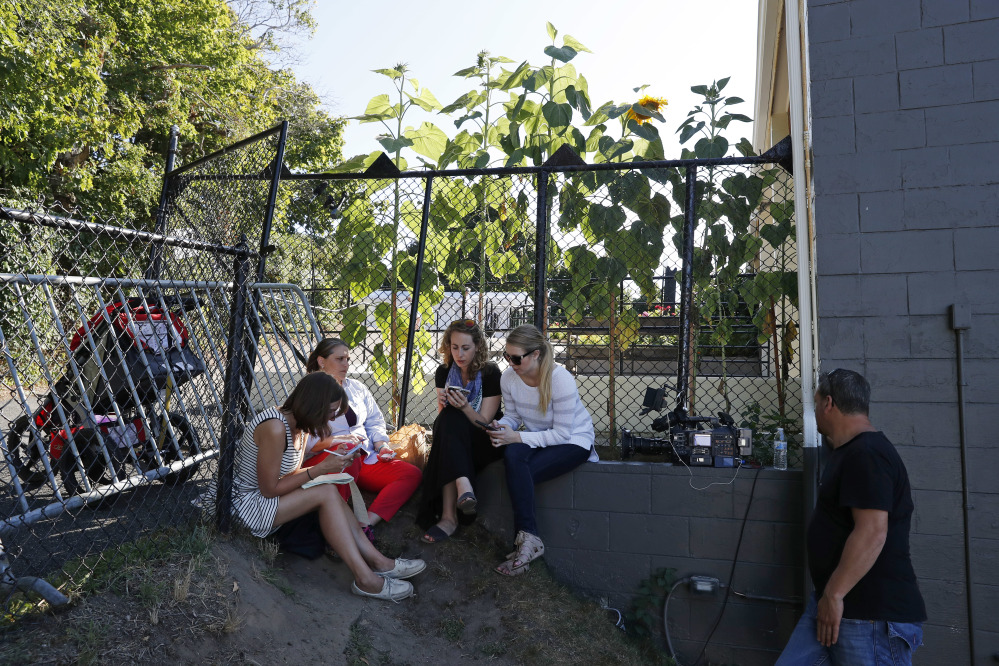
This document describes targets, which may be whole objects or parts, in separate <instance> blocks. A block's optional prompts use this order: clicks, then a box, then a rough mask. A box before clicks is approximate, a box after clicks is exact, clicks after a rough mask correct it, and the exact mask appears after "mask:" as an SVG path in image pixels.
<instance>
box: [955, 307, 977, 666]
mask: <svg viewBox="0 0 999 666" xmlns="http://www.w3.org/2000/svg"><path fill="white" fill-rule="evenodd" d="M950 326H951V328H952V329H953V330H954V337H955V342H956V348H955V354H956V356H957V359H956V360H957V425H958V435H959V438H960V442H961V500H962V503H963V517H964V578H965V596H966V597H967V601H968V650H969V652H970V653H971V654H970V657H969V658H968V663H969V664H973V663H975V606H974V594H973V591H974V587H973V584H974V580H975V577H974V575H973V574H972V568H971V517H970V515H969V512H970V511H971V510H973V509H974V508H975V506H974V505H973V504H972V503H971V493H970V492H969V490H968V432H967V423H966V421H965V412H964V406H965V403H964V387H965V386H967V385H968V382H967V380H966V379H965V377H964V332H965V331H966V330H968V329H969V328H971V312H970V310H969V309H968V308H967V306H961V305H951V306H950Z"/></svg>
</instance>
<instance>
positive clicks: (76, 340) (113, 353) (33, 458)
mask: <svg viewBox="0 0 999 666" xmlns="http://www.w3.org/2000/svg"><path fill="white" fill-rule="evenodd" d="M164 301H165V303H166V305H167V307H174V306H176V305H179V306H180V309H181V310H187V309H190V307H191V306H192V305H193V302H192V301H191V300H187V299H178V298H175V297H170V298H167V299H164ZM190 343H191V340H190V337H189V333H188V331H187V327H186V326H185V325H184V322H183V320H182V319H181V318H180V317H179V316H178V315H177V314H176V313H174V312H172V311H168V310H164V309H163V308H161V307H160V306H159V305H155V304H153V303H151V302H149V301H147V300H145V299H143V298H130V299H128V300H127V301H126V302H119V303H114V304H113V305H110V306H108V307H107V308H106V309H105V310H104V311H102V312H99V313H97V314H96V315H94V316H93V317H92V318H91V319H90V321H88V322H87V324H86V325H84V326H81V327H80V329H79V330H78V331H77V332H76V335H74V336H73V339H72V341H71V342H70V345H69V349H70V353H71V354H72V361H73V362H72V363H71V364H70V368H69V369H68V370H67V372H66V374H65V375H64V376H63V377H62V378H61V379H59V380H58V381H57V382H56V383H55V385H54V386H53V387H52V390H51V391H50V392H49V394H48V396H47V397H46V399H45V400H44V401H42V404H41V406H40V407H39V408H38V409H37V410H36V411H35V412H34V413H33V414H31V415H30V416H29V415H22V416H21V417H20V418H18V419H16V420H15V421H14V423H13V424H12V427H11V430H10V432H8V434H7V453H8V457H9V460H10V463H11V466H12V467H13V469H14V471H15V472H16V473H17V476H18V478H20V480H21V482H22V483H23V484H24V486H25V489H26V490H27V489H30V488H35V487H37V486H40V485H42V484H44V483H45V480H46V479H47V478H48V473H49V471H51V472H53V473H56V472H58V474H59V476H60V477H61V479H62V485H63V488H64V489H65V491H66V493H67V494H68V495H69V496H71V495H76V494H78V493H80V492H84V491H86V490H88V489H92V488H93V486H95V485H100V484H108V483H114V482H115V481H120V480H123V479H125V478H127V477H128V474H127V473H126V471H125V469H126V466H127V465H128V464H132V465H133V466H135V468H136V469H137V470H138V471H139V472H140V473H143V474H144V473H146V472H147V471H150V470H153V469H159V468H161V467H164V466H168V465H171V464H172V463H175V462H177V461H182V460H186V459H187V458H188V457H189V456H192V455H196V454H198V453H200V452H201V446H200V444H199V442H198V437H197V433H196V432H195V430H194V428H193V427H192V426H191V423H190V422H189V421H188V420H187V418H186V417H185V416H184V415H183V413H181V412H173V411H169V410H170V403H171V400H172V399H173V398H174V396H175V392H176V389H177V388H178V387H179V386H180V385H181V384H184V383H185V382H188V381H190V380H191V379H192V378H194V377H197V376H198V375H201V374H202V373H204V371H205V364H204V362H203V361H202V360H201V359H200V358H199V357H198V356H197V355H196V354H195V353H194V352H193V351H192V345H191V344H190ZM74 366H75V369H74ZM161 392H165V395H164V396H163V399H162V401H161V400H160V397H161V395H160V394H161ZM161 405H162V407H161ZM115 407H117V410H116V409H115ZM196 469H197V464H192V465H187V466H183V467H180V468H179V469H178V468H176V467H175V468H174V469H173V471H170V472H167V473H165V474H164V475H163V476H161V477H160V478H161V480H163V481H164V482H166V483H170V484H178V483H183V482H184V481H186V480H187V479H189V478H190V477H191V475H192V474H194V472H195V471H196Z"/></svg>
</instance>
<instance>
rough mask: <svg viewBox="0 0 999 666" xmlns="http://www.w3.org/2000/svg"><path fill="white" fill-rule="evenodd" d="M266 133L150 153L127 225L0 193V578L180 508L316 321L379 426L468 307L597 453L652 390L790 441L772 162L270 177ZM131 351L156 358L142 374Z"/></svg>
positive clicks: (64, 563) (417, 413)
mask: <svg viewBox="0 0 999 666" xmlns="http://www.w3.org/2000/svg"><path fill="white" fill-rule="evenodd" d="M284 136H285V131H284V129H282V128H275V129H274V130H270V131H268V132H264V133H262V134H260V135H257V136H256V137H252V138H251V139H248V140H246V141H243V142H240V143H239V144H236V145H234V146H232V147H230V148H228V149H226V150H224V151H221V152H220V153H218V154H216V155H214V156H210V157H209V158H206V159H204V160H201V161H199V162H196V163H193V164H191V165H188V166H185V167H181V168H180V169H177V170H175V171H173V172H172V173H171V174H169V175H168V177H167V178H166V181H165V188H164V197H163V206H162V208H161V210H160V214H159V215H158V216H157V222H156V225H157V226H156V228H154V229H152V230H136V229H131V228H130V225H129V224H127V223H117V222H116V221H114V220H102V221H96V222H95V221H83V220H80V219H77V217H79V215H78V214H76V213H75V212H70V211H65V210H61V209H59V208H58V207H49V208H45V209H41V208H37V209H31V210H25V209H24V207H23V205H22V207H21V208H19V209H15V208H4V209H3V211H2V218H3V219H2V223H0V345H2V351H3V362H2V363H0V430H2V433H0V434H2V437H0V446H2V453H3V458H4V460H3V464H2V465H0V507H2V514H0V515H2V516H3V522H2V523H0V539H3V542H4V546H5V547H6V549H7V551H8V554H9V555H10V556H13V560H12V563H11V570H16V572H17V574H18V575H21V576H27V575H52V574H53V572H56V571H59V570H60V569H61V570H62V572H63V575H64V576H65V577H66V579H67V580H70V581H72V580H79V579H80V578H81V577H83V576H85V575H86V573H87V572H88V571H91V570H93V568H94V566H95V565H96V562H99V561H100V560H101V559H102V558H104V557H106V555H105V554H104V553H106V552H108V551H107V549H108V548H110V547H113V546H117V545H120V544H122V543H124V542H125V541H127V540H130V539H133V538H135V537H136V536H137V535H138V534H141V533H143V532H145V531H147V530H150V529H154V528H156V527H160V526H164V525H167V524H173V523H175V522H176V521H180V520H186V519H187V518H189V517H190V516H193V515H194V511H195V509H194V507H193V506H192V504H191V500H193V499H195V498H196V497H198V496H199V495H200V494H201V493H202V492H203V491H205V490H206V489H207V488H208V487H209V485H210V483H211V482H212V479H213V478H218V479H222V480H224V479H225V478H226V476H227V474H228V471H227V470H228V467H227V464H226V462H225V461H226V460H231V454H232V451H233V450H234V446H235V443H237V442H238V441H239V439H240V435H241V432H242V427H243V423H244V422H245V420H246V418H247V416H249V415H250V414H251V413H254V412H256V411H259V410H260V409H262V408H264V407H267V406H270V405H273V404H279V403H280V402H282V401H283V400H284V398H285V397H286V396H287V394H288V393H289V392H290V390H291V388H292V386H293V385H294V384H295V382H296V381H297V380H298V378H299V377H300V376H301V375H302V373H303V372H304V366H305V357H306V356H307V355H308V354H309V352H310V351H311V349H312V347H313V346H314V345H315V343H316V341H317V339H318V338H320V337H322V336H324V335H331V334H332V335H339V336H340V337H342V338H344V339H345V340H346V341H347V342H348V343H349V344H350V345H351V346H352V347H353V358H352V361H353V364H352V373H351V374H352V375H353V376H356V377H357V378H358V379H360V380H361V381H364V382H365V383H366V384H367V385H368V386H369V388H371V389H372V392H373V393H374V395H375V398H376V400H378V402H379V404H380V406H381V408H382V410H383V412H384V413H385V415H386V416H387V417H388V419H389V420H390V421H391V422H394V423H397V424H399V423H402V422H403V421H416V422H422V423H424V424H429V423H430V422H432V420H433V417H434V412H435V410H434V408H433V405H434V399H433V392H432V391H431V390H430V387H431V384H432V373H433V372H434V370H435V369H436V367H437V364H438V363H439V362H440V354H439V353H438V349H439V346H440V342H441V337H442V334H443V332H444V330H445V329H446V328H447V326H448V324H449V323H450V322H452V321H454V320H456V319H466V318H471V319H475V320H477V321H478V322H479V323H480V324H481V326H482V327H483V329H484V331H485V333H486V335H487V339H488V344H489V355H490V357H491V358H492V359H493V360H495V361H496V362H497V363H498V364H499V365H500V367H501V369H502V368H505V367H506V362H505V361H504V360H503V358H502V352H503V350H504V340H505V337H506V335H507V333H508V332H509V331H511V330H512V329H513V328H515V327H516V326H518V325H520V324H523V323H534V324H536V325H539V326H540V327H541V328H543V329H545V330H546V332H547V334H548V336H549V337H550V339H551V340H552V342H553V344H554V348H555V352H556V360H557V361H558V362H559V363H561V364H563V365H565V366H566V367H567V368H568V369H570V371H572V372H573V373H574V374H575V376H576V379H577V385H578V387H579V391H580V396H581V398H582V400H583V402H584V404H585V405H586V406H587V408H588V409H589V411H590V413H591V415H592V416H593V419H594V423H595V426H596V430H597V443H598V445H599V449H600V451H601V455H602V456H603V457H615V456H616V455H618V454H619V453H620V450H619V443H620V441H619V438H620V433H621V431H622V429H627V430H629V431H630V432H632V433H634V434H636V435H650V436H651V435H653V434H654V433H653V432H652V430H651V428H650V426H651V420H652V418H653V416H643V415H641V414H640V413H639V410H640V409H641V406H642V402H643V396H644V395H645V392H646V389H647V388H648V387H650V386H651V387H661V388H664V389H665V390H666V394H667V400H666V404H664V405H663V408H664V409H671V408H672V407H674V406H682V407H684V408H685V409H687V411H688V412H689V413H690V414H700V415H711V414H715V413H717V412H719V411H723V412H726V413H728V414H731V415H732V417H733V418H734V420H735V422H736V423H737V424H740V425H744V426H747V427H751V428H752V429H753V430H754V435H755V437H756V443H757V445H759V443H760V442H761V440H762V441H765V440H766V439H768V438H769V435H770V432H771V431H772V430H773V429H775V428H776V427H784V428H785V431H786V432H787V433H788V434H789V436H790V439H791V442H792V447H793V444H794V443H795V440H796V438H797V437H798V435H799V433H800V432H801V416H802V415H801V396H800V381H799V365H798V358H797V335H798V321H797V316H798V315H797V310H796V304H797V291H796V290H797V276H796V273H795V267H796V263H797V261H796V256H795V250H794V247H795V246H794V240H795V232H794V211H793V207H792V204H791V201H792V193H791V189H792V187H791V177H790V175H789V174H788V173H787V172H785V171H784V170H783V169H782V168H779V167H778V166H776V165H775V164H769V163H767V162H766V161H765V160H761V159H759V158H755V159H747V160H744V161H741V162H740V161H739V160H735V159H727V160H725V159H723V160H714V161H708V162H704V161H701V162H697V161H677V162H669V163H645V164H627V165H610V164H601V165H587V166H578V167H545V168H520V169H485V170H463V171H450V172H426V173H419V174H417V173H409V174H402V175H401V176H399V177H394V178H388V177H385V176H375V175H372V176H368V175H363V174H362V175H349V176H344V175H320V174H293V173H292V172H291V171H290V170H289V169H287V168H286V167H285V166H284V165H282V164H281V162H282V160H281V155H282V154H283V145H284V143H283V142H284ZM74 215H75V216H76V217H74ZM418 267H420V268H419V270H418ZM539 267H543V270H540V271H539ZM258 275H260V276H261V277H262V278H263V282H258V281H257V276H258ZM414 301H415V306H414ZM313 313H315V316H313ZM411 331H412V334H411ZM140 343H141V344H146V345H147V346H150V345H151V346H152V347H153V351H154V353H153V354H152V357H154V358H158V356H157V353H155V352H156V350H157V349H159V348H162V350H161V351H162V353H161V354H159V356H166V357H169V356H168V354H169V353H173V354H175V355H178V354H179V356H177V358H175V359H173V361H170V362H167V363H165V366H166V369H165V370H164V369H163V368H160V367H159V366H158V365H157V364H156V363H153V362H151V361H150V359H149V358H147V357H146V356H141V355H140V357H138V358H137V357H136V355H135V353H134V349H135V348H136V347H137V346H141V344H140ZM167 349H172V350H173V351H172V352H167V351H165V350H167ZM185 350H186V351H185ZM185 353H186V354H187V355H186V356H185V355H184V354H185ZM161 360H162V359H161ZM174 361H176V362H174ZM187 366H192V367H187ZM185 368H186V369H185ZM406 368H409V375H408V376H404V372H405V369H406ZM792 451H793V448H792ZM227 456H228V458H227ZM758 457H759V458H760V459H761V460H762V461H763V462H769V453H768V452H766V451H764V452H763V453H762V454H759V453H758ZM220 487H222V489H223V492H221V493H219V501H220V502H221V503H223V505H224V502H225V500H226V493H225V492H224V490H225V486H224V482H222V485H221V486H220ZM98 509H99V510H98ZM4 580H6V579H4ZM2 591H3V594H4V595H5V602H4V603H5V607H6V606H7V605H8V604H9V603H10V602H11V599H12V598H13V597H12V596H11V594H12V592H11V588H10V586H9V585H7V586H5V587H3V588H2Z"/></svg>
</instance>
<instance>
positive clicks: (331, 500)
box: [274, 484, 394, 592]
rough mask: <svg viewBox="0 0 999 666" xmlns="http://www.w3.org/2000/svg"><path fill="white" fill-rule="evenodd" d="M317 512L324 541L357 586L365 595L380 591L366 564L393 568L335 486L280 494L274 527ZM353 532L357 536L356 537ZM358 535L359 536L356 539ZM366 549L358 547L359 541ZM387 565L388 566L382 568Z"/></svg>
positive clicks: (377, 580) (381, 583) (376, 580)
mask: <svg viewBox="0 0 999 666" xmlns="http://www.w3.org/2000/svg"><path fill="white" fill-rule="evenodd" d="M316 509H318V510H319V525H320V527H321V529H322V531H323V537H324V538H325V539H326V542H327V543H328V544H329V545H330V546H331V547H332V548H333V550H335V551H336V552H337V554H338V555H339V556H340V557H341V558H342V559H343V561H344V564H346V565H347V568H348V569H350V571H351V573H352V574H354V581H355V582H356V583H357V586H358V587H359V588H361V589H362V590H364V591H365V592H379V591H381V589H382V586H383V585H384V581H383V580H382V578H381V576H378V575H377V574H375V573H374V571H372V570H371V567H370V566H369V562H370V563H372V564H375V565H376V566H378V567H383V568H380V569H379V571H386V570H388V569H391V568H392V567H393V566H394V563H393V562H392V560H390V559H388V558H387V557H385V556H384V555H382V554H381V553H379V552H378V551H377V550H375V547H374V546H373V545H372V544H371V542H370V541H368V540H367V538H366V537H365V536H364V533H363V532H361V527H360V525H358V523H357V518H355V517H354V513H353V511H351V510H350V508H349V507H348V506H347V503H346V502H344V501H343V498H342V497H340V493H339V491H338V490H337V489H336V486H334V485H332V484H327V485H321V486H316V487H314V488H309V489H307V490H302V489H299V490H294V491H292V492H290V493H288V494H287V495H283V496H282V497H281V498H280V500H279V501H278V510H277V515H275V517H274V524H275V525H281V524H283V523H286V522H288V521H289V520H291V519H292V518H297V517H298V516H302V515H304V514H306V513H308V512H309V511H313V510H316ZM355 532H356V534H355ZM357 535H360V540H358V538H357ZM362 541H363V542H364V545H365V548H363V549H362V548H361V542H362ZM386 563H388V566H384V565H385V564H386Z"/></svg>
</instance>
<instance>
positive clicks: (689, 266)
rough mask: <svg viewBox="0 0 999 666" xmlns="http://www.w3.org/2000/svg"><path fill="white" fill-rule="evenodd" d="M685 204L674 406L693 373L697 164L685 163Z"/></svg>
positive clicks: (683, 400)
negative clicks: (678, 352)
mask: <svg viewBox="0 0 999 666" xmlns="http://www.w3.org/2000/svg"><path fill="white" fill-rule="evenodd" d="M686 185H687V187H686V194H685V196H684V202H685V206H686V208H685V209H684V216H683V257H682V263H681V265H680V340H679V342H680V344H679V347H680V350H679V351H680V359H679V363H677V364H676V374H677V378H676V406H677V407H686V406H687V405H688V403H687V391H688V389H689V383H690V376H691V374H693V356H692V351H693V345H694V341H693V340H692V339H691V336H692V335H693V328H694V325H693V320H692V318H691V312H690V310H691V308H692V307H693V300H694V298H693V292H694V229H695V228H696V227H697V167H696V166H688V167H687V182H686Z"/></svg>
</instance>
